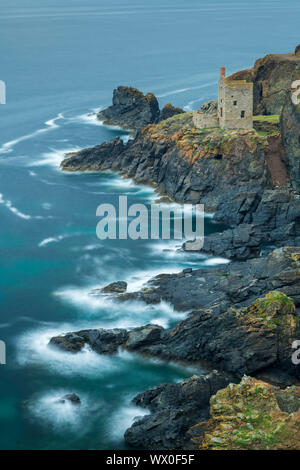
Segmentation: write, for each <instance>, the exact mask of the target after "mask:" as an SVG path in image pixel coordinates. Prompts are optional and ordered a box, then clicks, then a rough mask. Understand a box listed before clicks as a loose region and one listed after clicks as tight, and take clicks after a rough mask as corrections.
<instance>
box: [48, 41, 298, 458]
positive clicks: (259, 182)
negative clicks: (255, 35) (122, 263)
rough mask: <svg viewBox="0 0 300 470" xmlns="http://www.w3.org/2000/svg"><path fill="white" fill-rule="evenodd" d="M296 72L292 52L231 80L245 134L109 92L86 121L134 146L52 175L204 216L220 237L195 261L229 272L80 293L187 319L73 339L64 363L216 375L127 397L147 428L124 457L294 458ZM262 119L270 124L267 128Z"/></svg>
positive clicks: (99, 151)
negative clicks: (121, 357)
mask: <svg viewBox="0 0 300 470" xmlns="http://www.w3.org/2000/svg"><path fill="white" fill-rule="evenodd" d="M299 70H300V56H299V48H296V51H295V54H281V55H279V54H273V55H269V56H266V57H265V58H263V59H259V60H258V61H257V62H256V63H255V65H254V68H253V69H249V70H244V71H241V72H237V73H236V74H234V75H233V76H232V78H233V79H246V80H247V81H253V83H254V113H255V114H256V115H257V116H258V117H257V119H256V120H255V121H254V122H255V125H254V129H253V130H250V131H241V130H239V131H237V130H236V131H228V130H227V131H225V130H223V129H219V128H209V129H201V130H199V129H195V128H194V127H193V121H192V114H191V113H184V112H182V110H180V108H174V107H173V106H172V105H167V106H166V107H165V108H164V109H163V110H162V111H160V110H159V106H158V102H157V100H156V98H155V96H154V95H152V94H147V95H143V94H142V93H141V92H139V91H138V90H136V89H132V88H128V87H119V88H118V89H117V90H115V92H114V97H113V105H112V106H111V107H110V108H108V109H107V110H103V111H101V112H100V113H99V115H98V118H99V119H101V120H102V121H104V123H106V124H114V125H121V126H122V127H124V128H127V129H134V130H135V131H136V134H135V137H134V139H133V140H130V141H129V142H128V143H127V144H126V145H125V144H124V143H123V142H122V140H121V139H119V138H116V139H114V140H112V141H110V142H105V143H104V144H101V145H98V146H96V147H93V148H89V149H85V150H82V151H79V152H77V153H75V154H72V155H67V156H66V158H65V159H64V160H63V162H62V164H61V167H62V169H63V170H64V171H103V170H106V169H111V170H113V171H119V172H120V173H121V174H123V175H125V176H127V177H130V178H133V179H134V180H135V181H136V182H137V183H144V184H145V183H146V184H151V185H153V186H154V187H155V188H156V190H157V191H158V192H159V193H160V194H162V195H164V196H168V198H170V199H171V200H175V201H177V202H181V203H182V202H188V203H199V202H201V203H204V204H205V206H206V210H208V211H211V212H214V216H213V220H215V221H216V222H220V223H223V224H225V225H227V226H228V228H227V229H226V230H224V231H223V232H221V233H214V234H211V235H209V236H207V237H206V239H205V243H204V247H203V251H204V252H206V253H210V254H214V255H218V256H225V257H226V258H231V259H232V262H231V263H229V264H227V265H221V266H218V267H211V268H209V269H198V270H192V269H186V270H184V271H183V272H181V273H178V274H169V275H168V274H163V275H160V276H157V277H155V278H154V279H152V280H151V281H150V282H149V283H148V284H147V285H146V286H145V287H144V288H143V289H142V290H140V291H138V292H130V293H128V292H126V287H127V286H126V283H125V282H124V281H123V282H117V283H114V285H110V286H107V287H106V288H104V289H103V290H102V291H101V290H100V289H99V291H97V292H93V295H99V296H102V295H113V296H114V299H115V300H116V301H119V302H126V301H128V300H135V301H140V302H145V303H147V304H155V303H160V302H161V301H166V302H168V303H170V304H171V305H172V306H173V307H174V308H175V309H177V310H181V311H185V312H187V317H186V319H185V320H183V321H181V322H179V323H177V324H176V325H175V326H174V327H173V328H171V329H163V328H162V327H160V326H157V325H145V326H142V327H139V328H134V329H132V330H125V329H113V330H104V329H94V330H81V331H77V332H70V333H67V334H64V335H60V336H57V337H53V338H52V339H51V341H50V345H51V347H56V348H57V347H58V348H60V349H62V350H64V351H67V352H69V353H74V354H75V353H77V352H78V351H80V350H82V348H84V347H86V346H88V347H90V348H92V349H93V350H94V351H96V352H97V353H98V354H116V353H117V352H118V350H119V349H120V348H121V349H122V348H123V349H126V350H128V351H130V352H134V353H139V354H143V355H145V356H148V357H156V358H160V359H162V360H165V361H170V360H172V361H179V362H182V363H188V364H194V365H195V364H196V365H199V366H201V365H203V364H204V363H205V366H206V369H207V370H213V369H217V371H213V372H211V373H210V374H206V375H201V376H193V377H191V378H189V379H187V380H185V381H184V382H181V383H179V384H163V385H159V386H158V387H155V388H154V389H151V390H148V391H146V392H144V393H142V394H140V395H138V396H137V397H135V399H134V403H135V404H136V405H138V406H142V407H144V408H147V409H148V410H150V414H149V415H147V416H144V417H143V418H141V419H140V420H138V421H136V422H134V424H133V425H132V426H131V427H130V428H129V429H128V430H127V431H126V433H125V440H126V442H127V443H128V444H129V445H130V446H132V447H137V448H147V449H170V448H172V449H181V448H200V449H245V448H246V449H261V448H264V449H265V448H266V449H277V448H280V449H287V448H293V449H295V448H297V449H299V428H300V427H299V423H300V421H299V420H300V416H299V408H300V402H299V396H300V388H299V386H298V385H297V384H298V383H299V381H300V366H299V365H297V364H294V363H293V362H292V359H291V358H292V354H293V343H294V341H295V340H298V339H300V321H299V307H300V248H299V246H300V198H299V188H300V186H299V184H300V183H299V181H300V180H299V168H300V154H299V139H300V111H299V109H300V105H295V104H293V103H292V101H291V90H290V86H291V80H292V79H296V78H297V74H299ZM272 87H273V88H272ZM213 106H214V104H213V103H209V104H205V105H204V107H205V109H206V110H208V112H209V109H212V108H213ZM270 114H274V115H275V114H276V115H280V119H279V116H278V120H277V121H276V122H273V123H272V122H270V120H268V115H270ZM183 248H185V247H183ZM262 249H264V252H263V251H262ZM245 374H246V375H247V376H249V375H251V378H250V377H247V376H245ZM243 376H244V377H243ZM270 384H271V385H270ZM288 385H289V387H288V388H286V389H285V390H282V388H283V387H286V386H288ZM297 436H298V440H297Z"/></svg>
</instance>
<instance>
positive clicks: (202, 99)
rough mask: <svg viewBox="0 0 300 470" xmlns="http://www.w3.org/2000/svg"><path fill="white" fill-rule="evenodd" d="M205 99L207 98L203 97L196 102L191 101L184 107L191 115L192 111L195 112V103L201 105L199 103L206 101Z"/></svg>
mask: <svg viewBox="0 0 300 470" xmlns="http://www.w3.org/2000/svg"><path fill="white" fill-rule="evenodd" d="M204 99H205V98H204V97H203V96H201V98H197V99H196V100H191V101H189V102H188V104H186V105H185V106H184V107H183V109H184V110H185V111H187V112H188V113H190V112H191V111H193V110H194V104H195V103H199V101H204Z"/></svg>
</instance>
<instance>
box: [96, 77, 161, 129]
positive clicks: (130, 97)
mask: <svg viewBox="0 0 300 470" xmlns="http://www.w3.org/2000/svg"><path fill="white" fill-rule="evenodd" d="M159 114H160V111H159V105H158V101H157V99H156V97H155V96H154V95H153V94H152V93H148V94H147V95H144V94H143V93H142V92H141V91H140V90H138V89H137V88H132V87H126V86H119V87H118V88H117V89H115V90H114V93H113V104H112V106H110V107H109V108H107V109H104V110H103V111H100V112H99V113H98V116H97V117H98V119H99V120H100V121H103V122H104V124H108V125H118V126H121V127H123V128H126V129H142V128H143V127H145V126H147V125H148V124H152V123H153V122H156V121H157V120H158V118H159Z"/></svg>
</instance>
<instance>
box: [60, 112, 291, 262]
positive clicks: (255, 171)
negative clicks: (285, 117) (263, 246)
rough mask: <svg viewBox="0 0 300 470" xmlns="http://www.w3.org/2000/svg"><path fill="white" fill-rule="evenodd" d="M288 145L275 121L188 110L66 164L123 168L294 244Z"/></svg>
mask: <svg viewBox="0 0 300 470" xmlns="http://www.w3.org/2000/svg"><path fill="white" fill-rule="evenodd" d="M282 152H283V148H282V142H281V136H280V133H279V132H278V133H276V129H275V131H274V128H273V127H272V128H271V129H270V131H266V130H264V131H259V130H258V131H256V130H249V131H241V130H233V131H226V130H223V129H220V128H210V129H195V128H194V127H193V121H192V113H184V114H178V115H176V116H173V117H172V118H170V119H167V120H165V121H162V122H161V123H159V124H152V125H148V126H147V127H145V128H144V129H142V130H141V131H139V132H138V133H137V135H136V137H135V139H134V140H132V141H129V142H128V144H127V145H126V146H124V145H123V143H122V141H121V140H120V139H119V138H117V139H114V140H113V141H111V142H107V143H104V144H102V145H99V146H97V147H94V148H90V149H85V150H82V151H80V152H78V153H76V154H72V155H71V156H67V157H68V158H66V159H65V160H64V161H63V162H62V164H61V166H62V168H63V170H65V171H76V170H80V171H82V170H93V171H95V170H97V171H101V170H106V169H111V170H116V171H121V172H122V174H126V175H127V176H129V177H131V178H133V179H134V180H135V181H136V182H137V183H144V184H151V185H154V186H155V187H157V190H158V191H159V192H160V193H161V194H166V195H168V196H169V197H170V198H172V199H174V200H175V201H178V202H186V203H199V202H200V203H203V204H205V210H206V211H215V219H216V220H217V221H219V222H221V223H225V224H228V225H232V226H237V225H240V224H254V225H255V226H256V227H258V228H259V229H260V230H262V231H263V232H264V233H265V234H266V237H267V238H266V239H267V241H268V240H269V241H272V242H276V243H277V242H280V243H281V244H282V243H283V242H284V243H286V241H287V240H288V243H289V244H292V245H294V244H295V243H296V242H295V237H297V236H298V235H299V233H300V232H299V227H298V225H299V223H300V222H299V221H300V201H299V200H296V199H293V197H292V195H291V194H290V191H289V188H288V184H289V174H288V172H287V170H286V167H285V165H284V163H283V161H282ZM277 186H281V188H278V187H277ZM249 229H250V228H249ZM297 234H298V235H297ZM238 238H240V237H239V236H237V237H236V239H238ZM231 245H232V243H231V242H230V241H229V248H230V249H231ZM225 251H227V248H225V246H224V252H225ZM219 254H221V253H220V252H219Z"/></svg>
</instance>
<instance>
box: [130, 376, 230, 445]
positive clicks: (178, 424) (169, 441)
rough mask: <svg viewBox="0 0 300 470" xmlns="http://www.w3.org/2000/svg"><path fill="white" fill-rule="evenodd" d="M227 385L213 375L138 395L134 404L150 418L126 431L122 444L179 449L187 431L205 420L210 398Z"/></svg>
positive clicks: (207, 415) (222, 377) (136, 422)
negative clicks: (147, 411) (144, 410)
mask: <svg viewBox="0 0 300 470" xmlns="http://www.w3.org/2000/svg"><path fill="white" fill-rule="evenodd" d="M229 382H230V378H229V377H228V376H226V375H224V374H221V373H218V372H212V373H211V374H208V375H202V376H193V377H190V378H189V379H186V380H185V381H184V382H180V383H173V384H163V385H159V386H158V387H154V388H152V389H150V390H147V391H146V392H144V393H141V394H140V395H138V396H136V397H135V398H134V399H133V403H134V404H135V405H137V406H141V407H143V408H147V409H148V410H150V411H151V414H150V415H146V416H144V417H143V418H142V419H139V420H137V421H135V422H134V423H133V425H132V426H131V427H130V428H129V429H127V431H126V433H125V441H126V442H127V444H128V445H130V446H131V447H137V448H140V449H159V450H161V449H182V448H183V447H184V445H185V444H187V443H188V441H189V435H188V434H187V431H188V430H189V428H190V427H191V426H192V425H193V424H196V423H197V421H198V420H200V419H201V420H205V419H208V417H209V399H210V397H211V396H212V395H213V394H215V393H216V392H217V390H219V389H221V388H224V387H225V386H226V385H227V384H228V383H229Z"/></svg>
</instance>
